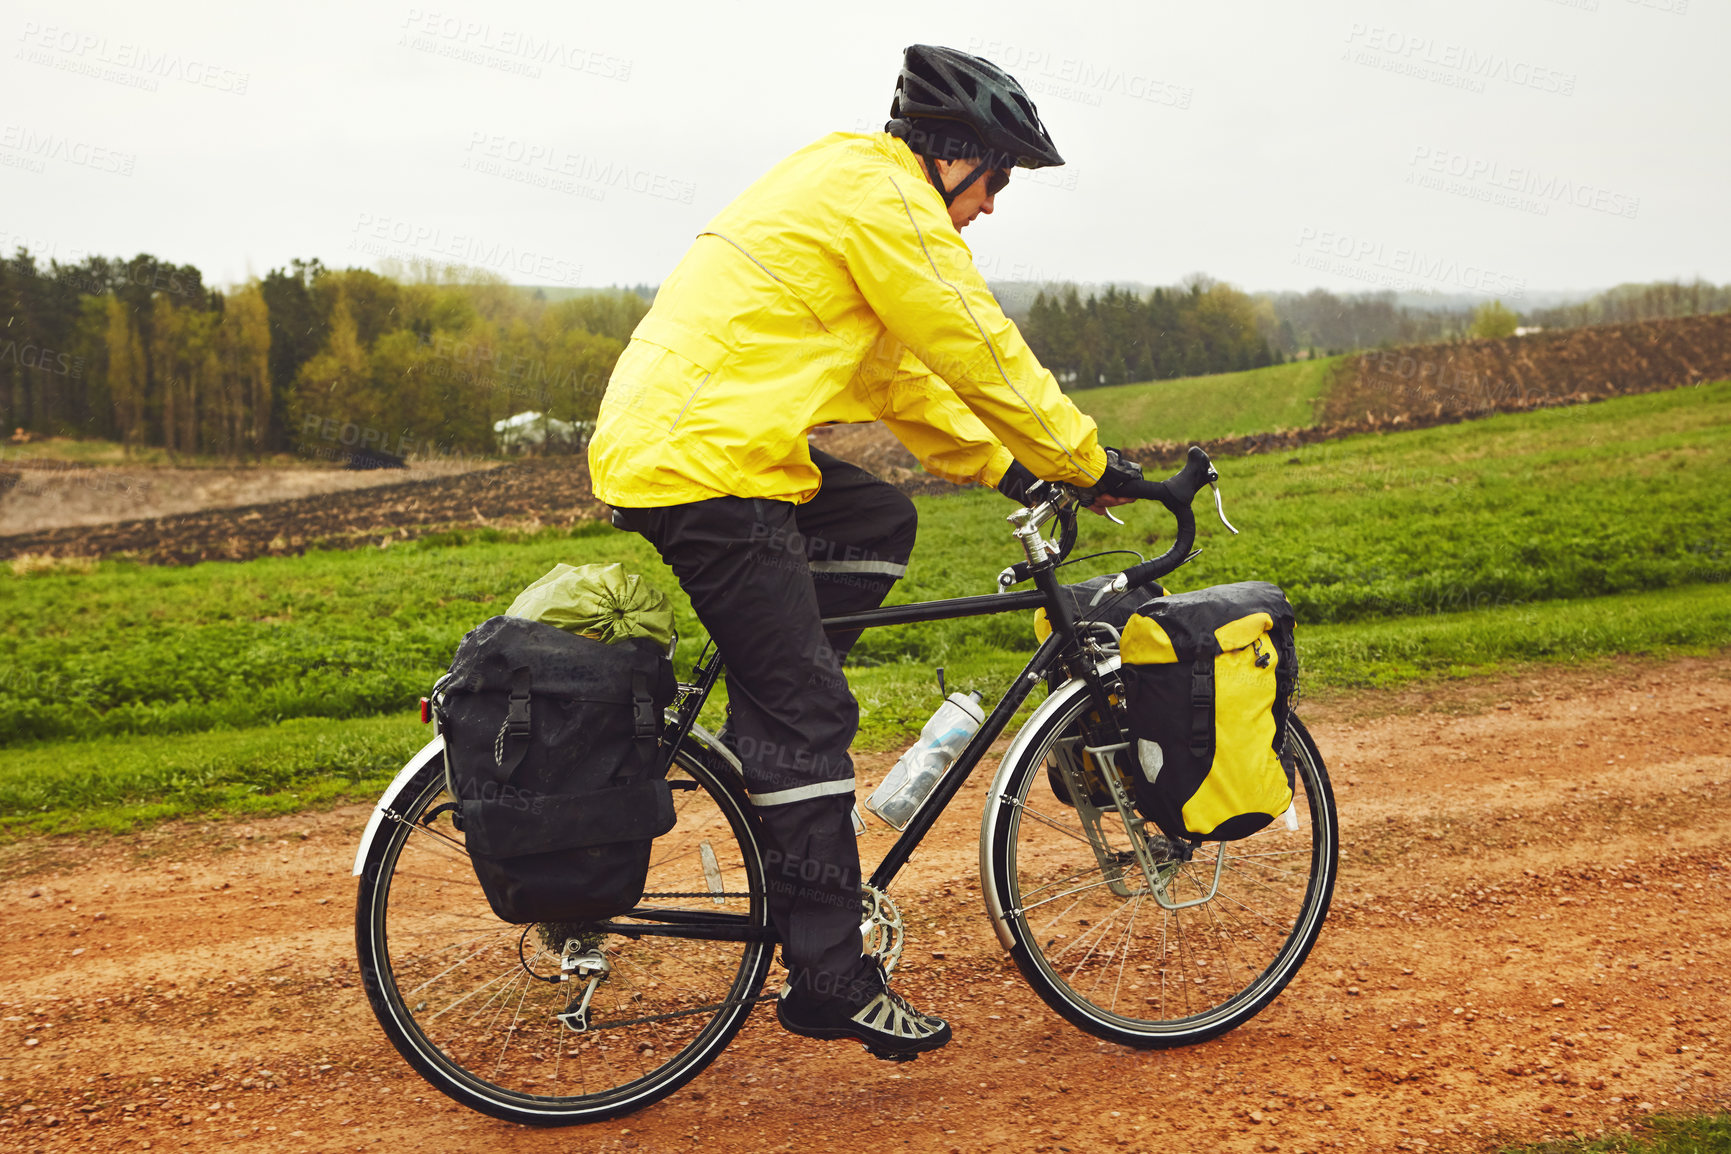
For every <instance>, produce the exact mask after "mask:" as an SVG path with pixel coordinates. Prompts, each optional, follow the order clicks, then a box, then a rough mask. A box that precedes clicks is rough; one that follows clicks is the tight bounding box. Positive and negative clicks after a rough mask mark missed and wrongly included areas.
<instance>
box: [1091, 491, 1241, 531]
mask: <svg viewBox="0 0 1731 1154" xmlns="http://www.w3.org/2000/svg"><path fill="white" fill-rule="evenodd" d="M1208 487H1209V488H1210V489H1212V490H1214V512H1215V513H1216V514H1218V515H1219V517H1220V523H1221V524H1222V525H1224V526H1226V527H1227V528H1228V529H1231V530H1232V534H1233V536H1237V535H1238V530H1237V529H1235V528H1233V525H1232V522H1231V521H1228V520H1227V519H1226V506H1224V505H1222V504H1221V503H1220V485H1219V483H1218V482H1215V481H1210V482H1208ZM1108 515H1109V514H1108Z"/></svg>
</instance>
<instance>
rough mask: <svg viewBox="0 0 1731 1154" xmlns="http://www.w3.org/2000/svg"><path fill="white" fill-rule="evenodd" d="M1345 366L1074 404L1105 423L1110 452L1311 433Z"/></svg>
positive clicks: (1318, 363) (1160, 387) (1086, 395)
mask: <svg viewBox="0 0 1731 1154" xmlns="http://www.w3.org/2000/svg"><path fill="white" fill-rule="evenodd" d="M1340 360H1341V358H1340V357H1321V358H1318V359H1317V360H1314V361H1293V362H1291V363H1290V364H1284V365H1270V366H1268V367H1267V368H1265V369H1249V370H1247V371H1245V372H1242V373H1216V374H1214V375H1213V376H1207V377H1180V378H1177V379H1175V380H1170V381H1148V382H1146V383H1144V384H1139V385H1114V386H1112V387H1110V388H1102V389H1078V390H1076V391H1075V392H1073V393H1071V394H1070V399H1071V400H1072V401H1075V402H1076V406H1077V407H1078V408H1080V409H1081V410H1082V411H1083V412H1084V413H1087V414H1088V415H1089V416H1090V417H1093V418H1094V420H1095V421H1096V422H1098V423H1099V425H1100V440H1101V442H1102V443H1104V444H1108V445H1146V444H1147V443H1149V442H1150V441H1185V440H1189V441H1207V440H1214V439H1217V438H1220V437H1242V436H1247V435H1249V434H1251V433H1267V432H1272V431H1274V430H1276V429H1308V428H1309V427H1310V426H1312V425H1314V424H1316V423H1317V420H1318V417H1319V415H1320V414H1321V411H1322V402H1323V400H1324V399H1325V398H1324V397H1323V392H1324V390H1325V389H1326V388H1327V386H1328V382H1329V379H1330V373H1331V372H1332V371H1333V369H1334V366H1335V365H1336V364H1338V363H1339V362H1340Z"/></svg>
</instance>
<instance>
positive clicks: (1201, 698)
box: [1190, 654, 1214, 767]
mask: <svg viewBox="0 0 1731 1154" xmlns="http://www.w3.org/2000/svg"><path fill="white" fill-rule="evenodd" d="M1213 748H1214V656H1213V654H1204V655H1203V656H1201V657H1198V658H1197V659H1196V663H1195V664H1194V665H1193V666H1191V668H1190V755H1191V756H1192V757H1194V758H1196V759H1197V761H1199V762H1201V763H1202V765H1203V766H1204V767H1207V766H1208V765H1209V764H1210V763H1211V762H1212V761H1213V760H1214V758H1213V756H1212V753H1213Z"/></svg>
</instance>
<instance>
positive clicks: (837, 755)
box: [614, 449, 917, 996]
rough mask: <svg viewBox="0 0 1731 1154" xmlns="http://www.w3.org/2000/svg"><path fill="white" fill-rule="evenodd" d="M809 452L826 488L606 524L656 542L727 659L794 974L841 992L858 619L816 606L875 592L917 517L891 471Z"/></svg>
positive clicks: (904, 548)
mask: <svg viewBox="0 0 1731 1154" xmlns="http://www.w3.org/2000/svg"><path fill="white" fill-rule="evenodd" d="M811 456H812V461H813V463H815V464H816V465H817V466H818V468H819V470H820V471H821V472H822V474H823V488H822V489H821V491H820V492H819V493H818V494H817V496H816V497H814V498H812V499H811V500H810V501H808V502H807V503H805V504H804V505H795V504H792V503H790V502H786V501H770V500H763V499H758V498H743V497H716V498H712V499H710V500H706V501H697V502H693V503H691V504H687V505H672V506H666V507H662V508H640V509H618V510H616V511H615V516H614V523H615V524H617V525H619V526H620V527H621V528H625V529H630V530H632V531H634V532H637V533H641V534H642V535H643V536H644V537H646V538H647V539H648V540H649V542H650V543H651V544H653V545H654V546H655V548H656V549H657V550H658V551H659V552H660V554H661V557H662V560H664V561H666V562H667V564H668V566H669V567H670V568H671V569H672V570H673V572H674V574H675V576H677V577H678V578H679V583H680V585H681V586H682V587H683V588H684V589H685V592H686V594H687V596H689V597H690V598H691V605H692V608H693V609H694V610H695V611H696V613H697V617H698V620H700V621H701V622H703V626H704V628H705V629H707V630H708V631H709V635H710V636H711V637H712V638H714V640H715V643H716V645H717V646H718V647H719V648H720V650H721V656H722V659H723V661H724V662H726V665H727V694H728V702H729V713H730V715H731V720H732V728H733V735H734V738H735V744H736V746H737V750H738V753H739V758H740V762H741V764H742V765H743V767H744V770H745V785H746V790H747V791H748V793H749V795H750V798H751V802H752V804H753V806H754V808H755V809H756V812H757V816H758V818H759V820H760V822H761V826H762V829H763V832H764V834H765V849H764V866H765V872H766V875H767V880H768V887H769V893H768V900H769V914H770V918H771V920H772V921H773V922H774V923H775V927H776V929H777V931H778V932H779V933H780V935H781V940H782V960H783V961H784V962H785V963H786V965H787V968H788V971H789V978H790V980H791V981H793V982H795V983H802V982H803V983H809V984H810V989H811V991H812V992H813V993H816V994H818V995H820V996H822V995H834V996H845V995H847V994H848V993H849V992H851V991H854V990H856V989H857V988H858V987H857V986H856V983H857V982H859V981H860V980H861V979H862V978H863V977H864V976H865V972H866V971H865V963H864V962H863V960H862V957H861V952H860V951H861V940H860V921H861V909H860V889H859V883H860V864H859V847H858V846H857V844H856V843H855V839H854V833H853V824H852V811H853V803H854V774H853V760H852V759H851V758H850V757H849V756H848V746H849V745H850V744H851V743H852V741H853V737H854V732H855V730H856V729H857V728H858V726H859V706H858V704H857V703H856V702H855V700H854V698H853V694H851V693H850V692H849V691H848V686H847V678H846V677H845V676H844V675H843V674H842V670H841V663H842V659H843V658H844V657H845V656H846V655H847V652H848V650H849V649H850V648H852V646H853V643H854V642H855V641H856V640H857V639H858V637H859V634H858V632H854V633H851V634H847V635H836V636H826V634H825V633H824V630H823V624H822V619H823V618H824V617H826V616H834V615H837V614H841V613H852V612H857V611H859V610H862V609H869V608H873V607H875V606H877V605H879V604H881V603H882V602H883V599H884V596H885V595H886V594H887V593H888V592H889V590H890V587H891V586H892V585H894V584H895V581H896V579H897V578H898V577H900V576H901V575H902V574H903V573H904V572H906V570H907V561H908V556H909V555H910V554H911V553H912V552H913V547H914V536H915V531H916V528H917V518H916V515H915V512H914V506H913V502H912V501H910V500H908V498H907V497H906V496H905V495H903V494H902V493H901V492H900V491H898V490H897V489H895V488H894V487H893V486H891V485H889V484H887V483H885V482H883V481H880V480H878V479H877V478H876V477H873V476H872V475H871V474H870V473H867V472H866V471H865V470H863V469H860V468H858V467H857V466H854V465H850V464H848V463H847V462H845V461H841V460H838V459H836V458H835V457H832V456H829V455H828V454H826V453H822V452H819V451H817V450H815V449H814V450H812V454H811Z"/></svg>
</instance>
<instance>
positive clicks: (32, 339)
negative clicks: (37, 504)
mask: <svg viewBox="0 0 1731 1154" xmlns="http://www.w3.org/2000/svg"><path fill="white" fill-rule="evenodd" d="M647 309H648V302H647V301H646V300H644V298H643V297H642V296H641V295H639V294H637V293H634V292H629V291H597V292H591V293H586V294H583V295H580V296H574V297H570V298H567V299H561V300H557V301H551V300H548V299H547V297H546V294H544V293H540V292H537V291H535V290H525V289H521V288H515V287H512V286H510V285H506V284H503V283H500V282H497V281H496V280H488V279H486V278H485V277H484V276H482V275H480V274H476V273H473V272H472V271H465V270H444V271H441V270H438V269H435V268H434V267H432V266H430V265H428V266H417V267H411V268H407V269H405V270H403V271H402V273H401V275H394V276H387V275H381V274H379V273H374V272H369V271H366V270H363V269H343V270H334V269H328V268H326V267H324V266H323V265H322V264H320V263H319V262H318V261H316V260H315V261H294V262H292V263H291V264H290V265H289V267H287V268H281V269H274V270H272V271H271V272H270V273H269V274H268V275H266V276H265V277H263V278H262V279H255V280H253V281H251V282H249V283H247V284H245V285H242V286H239V287H237V288H231V289H228V290H226V291H224V290H219V289H215V288H211V287H209V286H207V285H206V284H205V283H204V278H203V276H202V274H201V273H200V272H199V270H198V269H197V268H195V267H193V266H191V265H175V264H172V263H170V262H166V261H161V260H158V259H157V258H155V257H153V256H150V255H148V254H141V255H139V256H137V257H134V258H132V259H130V260H120V259H109V258H104V257H90V258H87V259H86V260H84V261H82V262H79V263H77V264H61V263H60V262H58V261H49V262H48V263H47V264H46V265H45V266H39V265H38V263H37V261H36V259H35V258H34V257H33V256H32V254H31V253H30V252H29V251H28V250H25V249H20V250H18V252H17V253H16V255H15V256H13V257H12V258H11V259H9V260H0V316H3V317H4V318H5V320H4V322H0V323H3V325H4V327H3V328H0V427H3V428H4V429H6V430H15V429H23V430H25V431H26V432H28V433H35V434H61V435H70V436H80V437H102V438H107V439H112V440H116V441H120V442H122V443H124V444H126V445H127V446H129V447H130V446H157V447H161V448H164V449H167V450H168V451H169V452H170V453H171V454H173V455H181V454H185V455H218V456H222V457H225V458H228V459H231V460H244V459H256V458H258V457H261V456H263V455H265V454H269V453H279V452H287V451H295V452H301V453H311V454H317V455H326V456H331V457H341V456H344V455H347V454H350V453H352V452H355V451H372V452H384V453H396V454H405V455H406V454H408V453H434V452H446V453H470V452H490V451H492V450H493V448H494V445H495V439H494V433H493V422H495V421H497V420H499V419H501V418H503V417H506V416H510V415H512V414H514V413H518V412H522V411H524V410H528V409H534V410H539V411H541V412H543V413H546V414H547V415H548V416H550V417H554V418H556V419H559V420H563V421H569V422H572V423H575V424H578V425H581V424H582V423H583V422H587V421H590V420H592V419H593V417H594V414H595V411H596V408H597V406H598V405H599V403H600V398H601V393H602V391H603V389H604V388H605V387H606V384H607V378H608V376H609V374H611V372H612V370H613V363H614V361H616V360H617V359H618V356H619V353H620V352H621V351H622V350H623V348H624V346H625V342H626V340H628V339H629V337H630V334H631V330H632V329H634V328H635V327H636V325H637V322H638V320H639V319H641V317H642V316H643V313H644V312H645V311H647ZM568 447H570V448H573V449H575V448H578V447H580V446H578V445H570V446H568Z"/></svg>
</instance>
